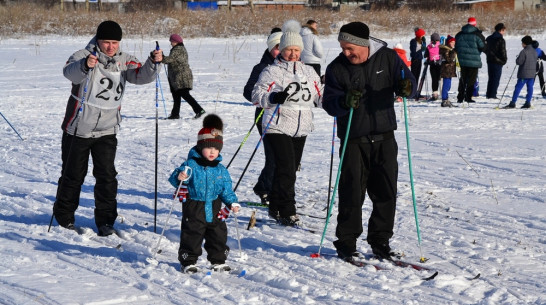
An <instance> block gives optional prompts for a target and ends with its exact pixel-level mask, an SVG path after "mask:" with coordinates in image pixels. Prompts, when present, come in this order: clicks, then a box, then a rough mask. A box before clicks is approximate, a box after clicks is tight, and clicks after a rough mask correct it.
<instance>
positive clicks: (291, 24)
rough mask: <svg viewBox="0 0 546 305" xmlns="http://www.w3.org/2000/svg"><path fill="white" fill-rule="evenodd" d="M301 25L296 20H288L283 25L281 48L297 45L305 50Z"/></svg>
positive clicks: (301, 49)
mask: <svg viewBox="0 0 546 305" xmlns="http://www.w3.org/2000/svg"><path fill="white" fill-rule="evenodd" d="M300 30H301V25H300V23H299V22H297V21H296V20H293V19H292V20H288V21H286V22H285V23H284V24H283V25H282V36H281V42H280V44H279V50H281V51H282V50H284V49H285V48H287V47H291V46H296V47H299V48H300V51H303V39H302V38H301V35H300Z"/></svg>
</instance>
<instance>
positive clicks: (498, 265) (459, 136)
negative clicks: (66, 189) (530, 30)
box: [0, 33, 546, 305]
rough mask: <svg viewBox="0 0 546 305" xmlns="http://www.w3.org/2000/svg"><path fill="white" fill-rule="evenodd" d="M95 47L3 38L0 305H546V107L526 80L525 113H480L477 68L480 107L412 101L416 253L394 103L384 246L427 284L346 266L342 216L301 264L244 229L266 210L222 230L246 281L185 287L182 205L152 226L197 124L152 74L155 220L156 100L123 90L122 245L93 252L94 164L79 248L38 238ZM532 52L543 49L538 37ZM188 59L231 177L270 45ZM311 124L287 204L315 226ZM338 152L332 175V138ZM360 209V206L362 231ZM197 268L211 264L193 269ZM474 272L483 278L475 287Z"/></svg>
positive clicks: (329, 44)
mask: <svg viewBox="0 0 546 305" xmlns="http://www.w3.org/2000/svg"><path fill="white" fill-rule="evenodd" d="M372 34H373V33H372ZM452 34H454V33H452ZM484 34H486V35H488V34H489V33H484ZM522 36H523V35H522ZM379 37H380V38H384V37H389V35H387V34H385V35H380V36H379ZM90 38H91V37H58V36H47V37H28V38H27V39H21V40H14V39H3V40H0V64H1V68H0V111H1V112H2V114H3V115H4V116H5V117H6V118H7V119H8V120H9V121H10V123H11V124H12V125H13V126H14V127H15V128H16V129H17V131H18V132H19V133H20V134H21V136H22V137H23V138H24V139H25V140H24V141H21V139H19V137H18V136H17V135H16V133H15V132H14V131H13V130H12V129H11V127H10V126H9V125H8V124H7V123H6V121H5V120H4V119H3V118H2V119H0V136H1V139H2V145H1V147H0V164H1V167H0V211H1V213H0V240H1V243H0V256H1V257H2V259H0V304H63V305H66V304H93V305H111V304H204V303H207V304H407V305H415V304H536V305H538V304H546V284H545V283H544V279H545V278H544V274H546V237H545V235H544V232H545V230H546V212H545V211H546V209H545V198H546V186H545V182H544V180H545V179H544V178H545V172H546V171H545V168H546V154H545V153H546V113H543V111H546V107H545V100H544V99H542V97H541V95H540V92H539V91H538V81H537V84H535V94H534V99H533V101H532V104H533V106H534V108H533V109H530V110H520V109H519V107H520V106H521V105H522V104H523V102H524V98H523V97H521V98H520V99H519V100H518V104H517V106H518V108H517V109H514V110H495V107H496V106H497V105H498V104H499V101H498V100H487V99H485V97H484V95H485V89H486V83H487V67H486V65H485V57H484V56H483V57H482V61H483V63H484V67H483V68H482V69H480V72H479V79H480V81H481V85H480V97H478V98H476V101H477V103H476V104H471V105H470V107H468V105H466V104H464V105H460V104H459V106H464V107H458V108H451V109H449V108H441V107H440V102H439V101H438V102H431V103H427V102H421V103H418V102H414V101H409V102H408V112H409V116H408V123H409V129H410V130H409V131H410V141H411V143H410V144H411V156H412V163H413V174H414V184H415V195H416V204H417V211H418V216H419V223H420V232H421V238H422V241H421V247H419V243H418V241H417V240H418V239H417V233H416V222H415V217H414V211H413V203H412V192H411V187H410V179H409V169H408V158H407V145H406V138H405V127H404V123H405V122H404V116H403V104H402V103H397V105H396V110H397V116H398V122H399V124H398V130H397V131H396V138H397V140H398V143H399V148H400V150H399V158H398V160H399V164H400V174H399V183H398V188H399V197H398V206H397V215H396V222H395V228H394V230H395V235H394V237H393V238H392V240H391V246H392V247H393V248H394V249H396V250H399V251H403V252H404V253H405V255H406V257H405V260H407V261H411V262H418V260H419V258H420V257H421V251H422V253H423V256H424V257H426V258H428V259H429V261H428V262H426V263H425V264H424V265H425V266H427V267H428V268H431V269H433V270H437V271H438V272H439V275H438V276H437V277H436V278H435V279H433V280H430V281H423V280H422V278H424V277H427V276H430V275H431V274H432V272H431V271H416V270H412V269H409V268H398V267H389V265H388V264H387V263H382V264H383V265H384V267H385V268H386V269H387V270H375V269H374V268H373V267H371V266H370V267H364V268H357V267H355V266H352V265H349V264H347V263H345V262H343V261H341V260H339V259H337V258H334V257H332V256H331V255H333V254H334V253H335V249H334V247H333V244H332V242H333V241H334V240H335V236H334V230H335V226H336V217H335V216H336V215H337V208H334V210H333V216H334V217H332V219H331V221H330V224H329V225H328V229H327V232H326V236H325V240H324V244H323V245H324V246H323V248H322V250H321V253H322V254H324V256H323V257H322V258H311V257H310V255H311V254H312V253H314V252H317V250H318V247H319V245H320V241H321V234H313V233H310V232H306V231H303V230H298V229H293V228H286V227H279V226H277V225H272V224H268V223H261V224H260V223H259V226H258V227H256V228H253V229H251V230H246V224H247V222H248V220H249V216H250V214H251V213H252V211H253V210H256V213H257V215H258V218H259V219H260V218H261V219H266V218H267V212H266V211H265V209H263V208H252V207H244V208H243V209H242V211H241V212H240V213H239V215H238V225H237V224H236V222H235V220H234V218H233V216H230V218H229V219H228V230H229V239H228V245H229V246H230V247H231V249H232V251H231V254H230V257H229V258H228V263H229V264H230V265H231V266H232V267H234V268H235V269H236V270H237V271H242V270H244V271H246V274H245V275H244V276H241V277H240V276H238V275H237V274H219V273H213V274H212V275H207V273H206V272H205V271H204V272H200V273H197V274H194V275H186V274H182V273H180V272H179V263H178V261H177V258H176V256H177V250H178V245H179V235H180V219H181V207H180V204H179V203H174V211H173V214H172V216H171V218H170V221H169V223H168V224H167V225H166V226H164V224H165V221H166V219H167V215H168V214H169V210H170V207H171V206H172V203H173V201H172V199H171V197H170V196H171V194H172V192H173V188H172V187H171V186H170V185H169V183H168V182H167V178H168V176H169V174H170V173H171V171H172V170H173V169H174V168H175V167H176V166H178V165H179V164H180V163H181V162H182V161H183V160H184V159H185V158H186V156H187V152H188V150H189V149H190V148H191V147H192V146H193V145H194V144H195V142H196V138H197V136H196V134H197V131H198V130H199V129H200V127H201V125H200V124H201V121H194V120H192V119H191V116H192V112H191V108H190V107H189V106H188V105H187V104H183V105H182V111H181V116H183V117H184V118H183V119H181V120H176V121H172V120H163V118H165V116H166V114H168V113H169V112H170V109H171V107H172V100H171V95H170V92H169V89H168V85H167V79H166V75H165V73H164V71H161V74H160V77H161V84H162V92H163V95H164V96H165V100H166V101H165V104H164V103H163V101H162V100H161V93H160V101H159V108H158V109H157V111H158V113H159V117H160V120H159V146H158V151H159V163H158V176H159V179H158V197H159V199H158V204H157V218H156V219H155V220H154V160H155V158H154V156H155V147H156V146H155V118H156V115H155V114H156V106H155V92H156V86H155V83H150V84H148V85H142V86H136V85H131V84H129V85H128V88H127V91H126V94H125V96H124V100H123V109H122V114H123V122H122V129H121V132H120V133H119V135H118V140H119V145H118V154H117V159H116V167H117V171H118V172H119V175H118V179H119V195H118V202H119V215H120V217H119V218H118V220H117V221H116V224H115V226H116V228H117V229H118V230H120V232H121V233H120V235H121V236H119V237H118V236H115V235H114V236H110V237H107V238H98V237H96V233H95V230H96V228H95V227H94V220H93V208H94V200H93V185H94V178H93V177H92V175H91V166H90V173H89V175H88V177H87V178H86V181H85V184H84V185H83V188H82V194H81V201H80V207H79V209H78V210H77V212H76V223H77V225H78V226H81V227H83V228H85V231H86V232H85V233H84V234H83V235H79V234H77V233H76V232H73V231H68V230H65V229H63V228H61V227H59V226H58V225H57V223H56V222H54V223H53V227H52V229H51V231H50V232H48V225H49V220H50V217H51V212H52V206H53V202H54V200H55V192H56V189H57V179H58V178H59V174H60V168H61V155H60V140H61V129H60V125H61V122H62V119H63V115H64V110H65V105H66V101H67V99H68V95H69V91H70V82H69V81H68V80H67V79H65V78H64V77H63V75H62V67H63V65H64V63H65V61H66V60H67V59H68V57H69V56H70V55H71V54H72V53H73V52H74V51H76V50H78V49H81V48H83V47H84V46H85V45H86V44H87V42H88V41H89V39H90ZM321 38H322V42H323V45H324V48H325V53H326V54H327V56H326V58H325V60H324V62H323V71H324V69H325V68H326V64H327V63H329V62H330V61H331V60H332V59H333V58H334V57H335V56H337V54H338V53H339V52H340V48H339V45H338V43H337V41H336V37H335V36H328V37H321ZM534 38H535V39H536V38H539V42H540V43H541V44H543V46H545V47H546V41H544V37H534ZM410 39H411V37H409V36H408V37H398V38H396V37H389V39H387V41H388V42H389V45H390V46H393V45H394V44H396V43H397V42H402V43H403V44H404V46H405V47H406V49H408V48H409V40H410ZM520 39H521V37H520V36H517V37H515V36H514V37H507V46H508V55H509V61H508V64H507V65H506V66H504V68H503V76H502V80H501V84H500V88H499V94H498V96H499V97H500V96H501V94H502V93H503V91H504V89H505V88H506V86H507V83H508V81H509V78H510V75H511V72H512V71H513V69H514V66H515V57H516V55H517V54H518V53H519V51H520V50H521V43H520ZM155 40H159V43H160V46H162V47H163V48H164V51H165V53H168V52H169V49H170V47H168V46H169V43H168V41H167V37H156V38H151V39H149V40H142V39H126V38H124V39H123V41H122V50H124V51H126V52H130V53H132V54H134V55H136V56H137V57H138V58H140V59H141V60H143V59H144V58H145V56H147V54H148V53H149V51H150V50H152V49H153V48H154V47H155ZM185 44H186V47H187V49H188V53H189V58H190V65H191V67H192V69H193V72H194V79H195V82H194V90H193V91H192V94H193V95H194V96H195V97H196V99H197V100H198V101H199V102H200V103H201V104H202V106H203V107H204V108H205V109H206V111H207V112H209V113H213V112H214V113H218V114H220V115H221V117H222V118H223V119H224V123H225V138H224V139H225V144H224V149H223V151H222V155H223V158H224V162H223V163H224V164H226V165H227V163H228V162H229V160H231V158H232V156H233V154H234V152H235V151H236V150H237V148H238V146H239V144H240V143H241V141H242V140H243V138H244V136H245V135H246V133H247V131H248V130H249V128H250V126H251V125H252V119H253V115H254V107H253V106H252V105H250V104H249V103H248V102H246V100H245V99H244V98H243V96H242V91H243V86H244V84H245V83H246V80H247V78H248V76H249V74H250V71H251V69H252V67H253V65H254V64H256V63H257V62H258V61H259V59H260V57H261V55H262V53H263V51H264V49H265V47H266V44H265V37H240V38H229V39H227V38H226V39H212V38H202V39H198V38H196V39H188V40H186V41H185ZM408 52H409V50H408ZM514 77H515V75H514ZM429 81H430V78H429ZM457 83H458V82H457V80H454V82H453V88H452V92H451V93H450V97H451V100H452V101H453V102H454V101H456V97H455V96H456V88H457ZM514 84H515V79H514V78H513V79H512V80H511V81H510V83H509V84H508V87H507V88H508V89H507V90H506V93H505V95H504V97H503V101H502V105H505V104H507V103H508V102H509V99H510V97H511V95H512V92H513V89H514ZM428 88H430V84H429V85H428ZM525 92H526V91H525V89H524V90H523V92H522V93H523V94H525ZM429 93H430V92H429ZM455 104H456V103H455ZM502 105H501V106H502ZM314 113H315V126H316V131H315V132H314V133H313V134H311V135H310V136H309V137H308V139H307V144H306V147H305V150H304V156H303V160H302V166H301V171H300V172H298V180H297V184H296V194H297V198H296V199H297V202H298V206H299V208H298V212H301V213H305V214H309V215H320V216H323V215H325V214H326V212H325V211H323V209H324V208H325V206H326V201H327V196H328V176H329V166H330V151H331V137H332V123H333V119H332V117H330V116H328V115H327V114H326V113H325V112H324V111H323V110H321V109H315V111H314ZM257 143H258V136H257V132H255V131H254V132H252V134H251V136H250V137H249V139H248V141H247V142H246V144H245V145H244V146H243V148H242V149H241V151H240V153H239V154H238V155H237V156H236V158H235V160H234V162H233V164H232V165H231V167H230V169H229V170H230V173H231V175H232V179H233V181H234V185H235V183H236V182H237V180H238V179H239V177H240V175H241V173H242V171H243V168H244V167H245V165H246V163H247V161H248V159H249V157H250V155H251V154H252V151H253V150H254V148H255V146H256V144H257ZM335 149H336V157H335V158H334V160H335V165H334V171H337V163H338V161H339V159H338V158H337V153H338V150H339V140H338V139H336V148H335ZM262 165H263V151H262V149H261V147H260V149H259V150H258V153H257V154H256V156H255V158H254V160H253V161H252V163H251V165H250V167H249V170H248V171H247V173H246V174H245V176H244V177H243V179H242V181H241V185H240V186H239V188H238V189H237V195H238V196H239V198H240V200H241V201H243V200H250V201H256V200H257V197H256V196H255V195H254V194H253V192H252V186H253V184H254V183H255V181H256V179H257V177H258V174H259V172H260V170H261V168H262ZM332 185H333V183H332ZM370 207H371V203H370V201H369V200H368V199H366V202H365V204H364V207H363V215H364V219H367V218H368V216H369V213H370ZM302 220H303V221H304V223H305V224H306V225H307V226H308V227H313V228H318V229H319V231H320V232H321V233H322V228H323V227H324V220H322V219H316V218H310V217H306V216H302ZM154 221H156V233H154ZM237 227H238V229H239V235H240V243H241V246H242V252H243V253H242V255H241V253H240V252H239V246H238V242H237V230H236V229H237ZM163 228H165V237H164V238H163V239H162V241H161V244H160V247H159V248H160V249H161V250H162V251H161V253H160V254H157V255H156V256H155V258H156V259H157V261H158V262H159V264H157V265H156V264H152V263H150V262H149V261H150V260H148V258H150V257H152V256H153V254H152V253H153V252H154V251H153V250H154V249H155V248H156V246H157V243H158V239H159V236H160V232H161V231H162V229H163ZM362 238H363V239H364V238H365V235H363V236H362ZM118 244H121V247H120V248H119V249H118V248H116V246H117V245H118ZM358 247H359V250H360V251H362V252H364V253H366V252H370V251H371V250H370V249H369V247H368V245H367V244H366V242H365V241H364V240H361V241H359V243H358ZM199 264H200V265H201V266H202V267H206V266H207V262H206V260H205V257H204V256H202V257H201V259H200V261H199ZM478 274H480V278H478V279H474V280H471V279H472V278H473V277H475V276H476V275H478Z"/></svg>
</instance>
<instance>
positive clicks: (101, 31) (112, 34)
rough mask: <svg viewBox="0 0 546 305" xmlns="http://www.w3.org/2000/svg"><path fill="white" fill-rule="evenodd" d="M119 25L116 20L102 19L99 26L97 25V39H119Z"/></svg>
mask: <svg viewBox="0 0 546 305" xmlns="http://www.w3.org/2000/svg"><path fill="white" fill-rule="evenodd" d="M121 36H122V32H121V27H120V26H119V24H117V22H115V21H111V20H107V21H103V22H102V23H101V24H99V26H98V27H97V35H96V38H97V40H99V39H102V40H117V41H121Z"/></svg>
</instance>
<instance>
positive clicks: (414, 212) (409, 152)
mask: <svg viewBox="0 0 546 305" xmlns="http://www.w3.org/2000/svg"><path fill="white" fill-rule="evenodd" d="M400 73H401V76H402V79H404V70H403V69H402V70H401V71H400ZM402 100H403V101H404V123H405V125H406V143H407V150H408V167H409V175H410V185H411V198H412V201H413V214H414V215H415V226H416V227H417V241H418V244H419V251H420V253H421V258H420V259H419V261H420V262H421V263H424V262H426V261H427V259H425V257H424V256H423V248H422V247H421V232H420V230H419V217H418V215H417V204H416V201H415V187H414V185H413V171H412V166H411V150H410V140H409V127H408V126H409V125H408V107H407V101H406V97H403V98H402Z"/></svg>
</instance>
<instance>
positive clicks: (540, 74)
mask: <svg viewBox="0 0 546 305" xmlns="http://www.w3.org/2000/svg"><path fill="white" fill-rule="evenodd" d="M532 45H533V48H535V51H537V56H538V60H537V73H536V74H537V76H538V81H539V84H540V92H541V93H542V97H546V90H545V89H546V88H545V84H544V65H543V64H542V61H543V60H546V54H544V51H542V49H541V48H539V43H538V41H536V40H533V44H532Z"/></svg>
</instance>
